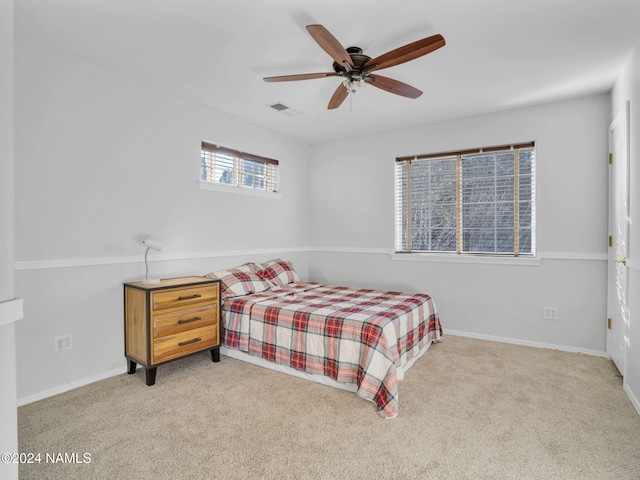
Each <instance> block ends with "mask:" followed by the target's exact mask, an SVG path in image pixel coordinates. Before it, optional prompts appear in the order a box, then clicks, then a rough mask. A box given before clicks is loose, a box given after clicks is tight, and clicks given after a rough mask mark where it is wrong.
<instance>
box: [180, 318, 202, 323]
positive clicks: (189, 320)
mask: <svg viewBox="0 0 640 480" xmlns="http://www.w3.org/2000/svg"><path fill="white" fill-rule="evenodd" d="M198 320H202V317H193V318H190V319H188V320H178V323H179V324H180V325H183V324H185V323H191V322H197V321H198Z"/></svg>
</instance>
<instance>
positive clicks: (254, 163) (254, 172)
mask: <svg viewBox="0 0 640 480" xmlns="http://www.w3.org/2000/svg"><path fill="white" fill-rule="evenodd" d="M278 164H279V162H278V161H277V160H272V159H270V158H264V157H259V156H257V155H252V154H248V153H244V152H239V151H237V150H232V149H229V148H225V147H220V146H218V145H213V144H210V143H206V142H202V148H201V151H200V180H201V181H203V182H210V183H218V184H226V185H230V186H236V187H243V188H250V189H254V190H263V191H267V192H277V190H278V185H277V183H278V182H277V180H278Z"/></svg>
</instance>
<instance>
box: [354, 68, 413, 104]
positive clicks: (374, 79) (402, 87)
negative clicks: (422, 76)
mask: <svg viewBox="0 0 640 480" xmlns="http://www.w3.org/2000/svg"><path fill="white" fill-rule="evenodd" d="M365 81H366V82H367V83H369V84H370V85H373V86H374V87H378V88H380V89H382V90H384V91H386V92H391V93H395V94H396V95H401V96H403V97H407V98H418V97H419V96H420V95H422V92H421V91H420V90H418V89H417V88H415V87H412V86H411V85H407V84H406V83H402V82H400V81H398V80H394V79H393V78H388V77H382V76H380V75H373V74H370V75H368V76H367V77H365ZM345 90H346V89H345Z"/></svg>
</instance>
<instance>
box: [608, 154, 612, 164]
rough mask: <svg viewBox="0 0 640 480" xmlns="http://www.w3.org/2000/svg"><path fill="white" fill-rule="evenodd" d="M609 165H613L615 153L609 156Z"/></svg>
mask: <svg viewBox="0 0 640 480" xmlns="http://www.w3.org/2000/svg"><path fill="white" fill-rule="evenodd" d="M609 163H610V164H611V163H613V153H610V154H609Z"/></svg>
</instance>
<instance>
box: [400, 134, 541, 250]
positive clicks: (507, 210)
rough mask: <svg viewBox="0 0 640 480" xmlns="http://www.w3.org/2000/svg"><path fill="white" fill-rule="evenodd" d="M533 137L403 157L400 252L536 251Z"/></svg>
mask: <svg viewBox="0 0 640 480" xmlns="http://www.w3.org/2000/svg"><path fill="white" fill-rule="evenodd" d="M534 169H535V148H534V144H533V142H531V143H527V144H520V145H505V146H499V147H490V148H482V149H474V150H466V151H460V152H447V153H438V154H428V155H417V156H413V157H402V158H397V159H396V168H395V191H396V193H395V204H396V205H395V215H396V226H395V228H396V246H395V249H396V252H398V253H410V252H448V253H457V254H492V255H514V256H519V255H535V170H534Z"/></svg>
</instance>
